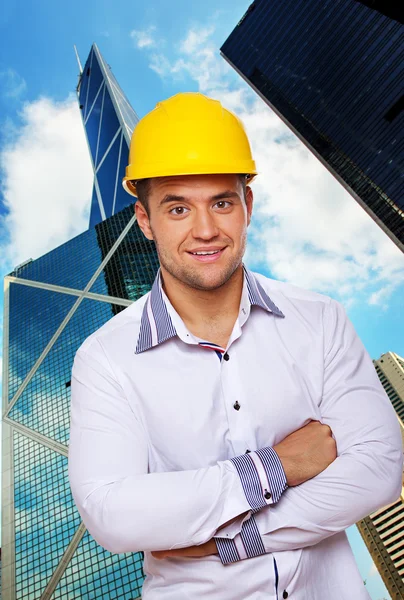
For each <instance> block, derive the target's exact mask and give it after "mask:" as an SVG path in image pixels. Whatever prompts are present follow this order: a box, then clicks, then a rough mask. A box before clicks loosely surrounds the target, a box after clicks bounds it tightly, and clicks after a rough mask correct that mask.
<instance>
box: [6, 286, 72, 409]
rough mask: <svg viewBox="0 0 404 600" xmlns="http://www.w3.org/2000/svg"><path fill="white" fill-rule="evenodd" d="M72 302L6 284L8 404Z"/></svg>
mask: <svg viewBox="0 0 404 600" xmlns="http://www.w3.org/2000/svg"><path fill="white" fill-rule="evenodd" d="M76 300H77V297H76V296H68V295H67V294H60V293H58V292H50V291H49V290H44V289H41V288H33V287H27V286H25V285H20V284H17V283H11V284H10V306H11V308H12V310H11V311H10V318H9V340H10V341H9V360H10V369H9V400H11V399H12V397H13V396H14V394H15V393H16V391H17V389H18V387H19V386H20V385H21V384H22V382H23V381H24V379H25V377H26V375H27V374H28V372H29V371H30V369H31V368H32V367H33V366H34V364H35V362H36V361H37V359H38V358H39V356H40V354H41V352H42V351H43V350H44V348H45V347H46V345H47V344H48V342H49V340H50V339H51V337H52V335H53V334H54V333H55V331H56V330H57V328H58V327H59V325H60V323H61V322H62V321H63V319H64V318H65V316H66V315H67V313H68V312H69V310H70V309H71V307H72V306H73V304H74V303H75V302H76Z"/></svg>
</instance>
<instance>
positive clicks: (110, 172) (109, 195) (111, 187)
mask: <svg viewBox="0 0 404 600" xmlns="http://www.w3.org/2000/svg"><path fill="white" fill-rule="evenodd" d="M120 142H121V136H120V135H118V137H117V138H116V140H115V142H114V143H113V145H112V146H111V148H110V149H109V151H108V154H107V155H106V157H105V159H104V162H103V163H102V165H101V166H100V168H99V170H98V171H97V174H96V177H97V181H98V187H99V189H100V192H101V198H102V204H103V206H104V210H105V215H106V216H107V217H110V216H111V214H112V204H113V201H114V191H115V183H116V171H117V168H118V158H119V146H120Z"/></svg>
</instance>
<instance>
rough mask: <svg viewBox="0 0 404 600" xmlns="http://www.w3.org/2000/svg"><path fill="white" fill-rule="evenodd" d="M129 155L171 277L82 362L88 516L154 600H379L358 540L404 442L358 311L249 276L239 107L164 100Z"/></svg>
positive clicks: (80, 430) (394, 475) (77, 445)
mask: <svg viewBox="0 0 404 600" xmlns="http://www.w3.org/2000/svg"><path fill="white" fill-rule="evenodd" d="M129 162H130V164H129V166H128V168H127V173H126V177H125V179H124V186H125V187H126V189H127V190H128V191H129V192H130V193H132V194H134V195H135V194H137V196H138V201H137V202H136V204H135V211H136V215H137V220H138V223H139V226H140V228H141V229H142V231H143V233H144V235H145V236H146V237H147V238H148V239H150V240H154V242H155V244H156V248H157V252H158V256H159V260H160V265H161V269H160V271H159V273H158V275H157V277H156V280H155V283H154V285H153V288H152V290H151V292H150V293H149V294H146V296H144V297H143V298H141V299H140V300H138V301H137V302H134V303H133V304H132V305H131V306H130V307H128V308H127V309H126V310H124V311H122V312H121V313H119V314H118V315H116V316H115V317H113V318H112V319H111V320H110V321H108V322H107V323H106V324H105V325H103V326H102V327H101V328H100V329H99V330H98V331H96V332H95V333H94V334H92V335H91V336H90V337H89V338H87V339H86V340H85V342H84V343H83V344H82V346H81V347H80V349H79V350H78V352H77V354H76V356H75V361H74V365H73V372H72V388H71V391H72V401H71V432H70V447H69V478H70V484H71V488H72V492H73V496H74V499H75V502H76V504H77V508H78V510H79V512H80V515H81V516H82V518H83V521H84V524H85V525H86V527H87V529H88V530H89V532H90V533H91V535H92V536H93V537H94V538H95V539H96V541H97V542H98V543H99V544H101V545H102V546H103V547H105V548H106V549H108V550H110V551H111V552H116V553H120V552H138V551H144V552H145V561H144V571H145V574H146V579H145V582H144V585H143V591H142V597H143V598H144V599H145V600H174V599H175V600H182V599H191V598H192V599H194V598H204V599H211V600H244V599H251V600H252V599H255V600H261V599H264V598H265V599H273V600H275V599H276V600H279V599H280V598H288V597H290V598H293V599H294V600H324V599H325V598H327V600H352V598H355V599H356V600H362V599H368V598H369V595H368V593H367V591H366V589H365V587H364V585H363V582H362V579H361V577H360V574H359V572H358V569H357V567H356V564H355V560H354V557H353V554H352V551H351V548H350V546H349V543H348V540H347V537H346V534H345V531H344V530H345V529H346V528H347V527H349V526H350V525H352V524H353V523H355V522H357V521H358V520H359V519H361V518H363V517H364V516H366V515H368V514H369V513H371V512H372V511H375V510H376V509H378V508H379V507H381V506H384V505H387V504H389V503H391V502H393V501H395V500H396V499H397V498H398V496H399V494H400V491H401V477H402V442H401V435H400V428H399V424H398V420H397V418H396V415H395V412H394V410H393V408H392V406H391V404H390V401H389V399H388V397H387V396H386V394H385V392H384V390H383V388H382V386H381V384H380V382H379V379H378V377H377V375H376V372H375V369H374V367H373V364H372V361H371V359H370V357H369V355H368V354H367V352H366V351H365V349H364V347H363V345H362V343H361V341H360V340H359V338H358V337H357V335H356V333H355V331H354V328H353V326H352V324H351V323H350V321H349V320H348V318H347V316H346V314H345V312H344V309H343V308H342V306H341V305H340V304H339V303H338V302H336V301H334V300H332V299H331V298H329V297H327V296H324V295H320V294H317V293H314V292H309V291H306V290H302V289H299V288H296V287H295V286H292V285H290V284H287V283H282V282H279V281H274V280H272V279H268V278H266V277H264V276H262V275H259V274H257V273H252V272H251V271H249V270H248V269H247V268H246V267H245V266H244V265H243V262H242V258H243V255H244V251H245V245H246V234H247V227H248V225H249V223H250V219H251V214H252V206H253V193H252V190H251V188H250V187H249V186H248V185H247V184H248V183H249V182H250V181H251V180H252V178H253V176H254V175H255V174H256V169H255V164H254V161H253V159H252V156H251V151H250V146H249V142H248V139H247V136H246V134H245V131H244V128H243V126H242V124H241V122H240V121H239V119H238V118H237V117H236V116H235V115H233V114H232V113H231V112H230V111H228V110H226V109H225V108H223V107H222V105H221V104H220V103H219V102H217V101H215V100H212V99H209V98H206V97H204V96H202V95H201V94H193V93H187V94H178V95H176V96H174V97H172V98H170V99H168V100H166V101H164V102H161V103H159V104H158V105H157V106H156V108H155V109H154V110H153V111H151V112H150V113H149V114H148V115H146V116H145V117H144V118H143V119H142V120H141V121H140V122H139V124H138V125H137V127H136V129H135V131H134V134H133V137H132V143H131V149H130V157H129ZM296 201H298V199H297V200H296Z"/></svg>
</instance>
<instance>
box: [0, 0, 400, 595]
mask: <svg viewBox="0 0 404 600" xmlns="http://www.w3.org/2000/svg"><path fill="white" fill-rule="evenodd" d="M248 4H249V2H248V0H247V1H241V0H222V2H220V3H217V2H213V0H205V1H204V2H201V3H196V2H189V1H187V2H186V1H183V0H172V1H170V2H168V1H166V0H154V1H153V2H151V3H148V4H146V3H143V2H138V1H136V2H131V3H130V2H127V1H124V0H116V1H115V2H113V3H112V2H105V1H102V2H97V3H96V2H94V1H93V0H89V1H88V2H81V3H79V2H77V0H72V2H70V3H65V4H63V5H60V4H57V3H56V4H55V3H52V2H50V1H48V0H42V1H41V2H36V3H32V2H31V3H29V2H23V3H22V4H21V3H17V2H15V1H9V2H7V3H3V4H2V6H1V8H0V30H1V37H0V39H1V42H0V123H1V127H0V166H1V169H2V173H1V182H2V184H1V190H2V191H1V193H0V270H1V272H2V274H3V275H4V274H6V273H8V272H9V271H10V270H11V269H12V268H13V267H14V266H15V265H16V264H18V263H19V262H22V261H23V260H25V259H27V258H29V257H32V258H37V257H38V256H40V255H41V254H43V253H44V252H46V251H48V250H50V249H52V248H54V247H56V246H58V245H59V244H61V243H63V242H64V241H66V240H68V239H70V238H71V237H73V236H74V235H77V234H79V233H80V232H82V231H83V230H84V229H85V228H86V227H87V223H88V209H89V202H90V193H91V183H92V181H91V171H90V161H89V158H88V155H87V149H86V143H85V138H84V132H83V128H82V125H81V122H80V115H79V111H78V108H77V104H76V101H75V98H74V91H75V86H76V83H77V75H78V68H77V63H76V59H75V55H74V51H73V44H76V45H77V48H78V51H79V54H80V57H81V60H82V63H83V64H84V62H85V59H86V57H87V54H88V52H89V50H90V46H91V44H92V43H93V42H96V43H97V44H98V47H99V49H100V51H101V52H102V54H103V55H104V58H105V59H106V61H107V63H109V64H110V65H111V67H112V70H113V72H114V74H115V76H116V77H117V79H118V81H119V83H120V84H121V86H122V88H123V90H124V91H125V93H126V95H127V96H128V98H129V99H130V101H131V102H132V105H133V107H134V109H135V110H136V112H137V113H138V115H139V117H142V116H143V115H144V114H145V113H146V112H148V111H149V110H151V109H152V108H153V107H154V106H155V104H156V102H158V101H159V100H162V99H164V98H167V97H169V96H171V95H172V94H174V93H177V92H179V91H185V90H187V91H192V90H193V91H198V90H199V91H202V92H204V93H207V94H208V95H212V96H213V97H217V98H219V99H220V100H222V102H223V103H224V104H225V105H226V106H228V107H229V108H231V109H232V110H234V111H235V112H236V113H237V114H239V116H240V117H241V118H242V119H243V120H244V122H245V124H246V127H247V131H248V133H249V136H250V139H251V143H252V147H253V152H254V155H255V157H256V160H257V164H258V169H259V171H260V175H259V177H258V178H257V180H256V182H255V183H254V184H253V186H254V187H253V190H254V193H255V197H256V206H255V216H254V219H253V224H252V226H251V228H250V234H249V249H248V253H247V255H246V262H247V264H248V265H249V266H250V267H251V268H253V269H255V270H258V271H261V272H263V273H265V274H267V275H269V276H272V277H274V278H277V279H282V280H287V281H290V282H292V283H295V284H296V285H300V286H302V287H306V288H309V289H314V290H316V291H320V292H322V293H325V294H327V295H330V296H332V297H334V298H336V299H338V300H340V301H341V302H342V303H343V304H344V306H345V307H346V310H347V312H348V315H349V316H350V318H351V320H352V321H353V323H354V325H355V328H356V330H357V332H358V334H359V335H360V337H361V339H362V341H363V343H364V344H365V347H366V348H367V350H368V352H369V353H370V355H371V356H372V358H378V357H379V356H380V354H382V353H384V352H387V351H389V350H391V351H393V352H396V353H397V354H399V355H401V356H403V355H404V335H403V330H404V327H403V320H402V305H403V302H402V298H403V292H404V257H403V255H402V254H401V253H400V252H399V251H398V250H397V248H396V247H395V246H394V244H393V243H392V242H391V241H390V240H389V239H388V238H387V236H386V235H385V234H384V233H382V232H381V231H380V229H379V228H378V227H377V226H376V225H375V223H374V222H373V221H372V220H371V219H370V217H368V216H367V215H366V214H365V213H364V211H363V210H362V209H361V208H360V207H359V206H358V205H357V203H356V202H355V201H354V200H353V199H352V198H351V197H350V196H349V195H348V194H347V193H346V192H345V191H344V190H343V188H342V187H341V186H340V185H339V184H338V183H337V182H336V181H335V180H334V179H333V178H332V176H331V175H330V174H329V173H328V172H327V170H326V169H325V168H324V167H323V166H322V165H321V164H320V163H319V162H318V161H317V160H316V159H315V158H314V157H313V156H312V155H311V154H310V153H309V152H308V151H307V149H306V148H305V147H304V146H303V145H302V144H301V142H299V141H298V140H297V139H296V138H295V136H294V135H293V134H291V133H290V132H289V130H288V129H287V128H286V126H285V125H284V124H283V123H282V122H281V121H280V120H279V119H278V118H277V117H276V116H275V115H274V114H273V113H272V111H270V109H268V108H267V107H266V106H265V105H264V103H263V102H262V101H261V100H260V99H259V98H258V97H257V96H256V95H255V94H254V93H253V92H251V91H250V90H249V88H248V86H247V85H246V84H245V83H244V82H242V81H241V79H240V78H239V77H238V76H237V74H236V73H235V72H233V71H232V69H231V68H230V67H229V66H228V65H227V64H226V63H225V61H224V60H223V59H222V58H221V57H220V56H219V47H220V46H221V45H222V43H223V42H224V41H225V39H226V38H227V36H228V35H229V34H230V32H231V31H232V29H233V28H234V26H235V25H236V24H237V22H238V21H239V19H240V18H241V16H242V15H243V14H244V12H245V10H246V8H247V7H248ZM0 308H1V309H2V303H1V307H0ZM349 537H350V540H351V542H352V544H353V547H354V549H355V554H356V556H357V559H358V564H359V565H360V569H361V573H362V575H363V577H364V578H366V579H367V581H368V584H367V585H368V589H369V591H370V592H371V594H372V598H374V599H375V600H379V599H381V598H383V597H385V598H388V594H387V592H386V591H385V590H384V586H383V585H382V583H381V580H380V578H379V577H378V575H377V574H376V573H375V570H374V568H373V567H372V563H371V561H370V559H369V557H368V555H367V553H366V551H364V546H363V544H362V542H361V539H360V536H359V534H358V533H357V531H356V529H354V528H351V529H350V530H349Z"/></svg>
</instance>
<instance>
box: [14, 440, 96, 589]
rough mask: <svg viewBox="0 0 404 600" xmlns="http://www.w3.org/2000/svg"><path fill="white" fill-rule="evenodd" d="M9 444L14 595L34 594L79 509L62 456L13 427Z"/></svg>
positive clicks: (62, 547)
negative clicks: (10, 456)
mask: <svg viewBox="0 0 404 600" xmlns="http://www.w3.org/2000/svg"><path fill="white" fill-rule="evenodd" d="M13 445H14V481H15V483H14V505H15V561H16V565H15V577H16V598H17V599H18V600H19V599H22V598H24V600H25V599H27V600H37V599H38V598H40V596H41V594H42V592H43V591H44V588H45V587H46V585H47V583H48V580H49V579H50V577H51V576H52V573H53V571H54V570H55V568H56V567H57V565H58V563H59V562H60V559H61V558H62V555H63V553H64V551H65V550H66V547H67V545H68V544H69V542H70V541H71V539H72V537H73V535H74V533H75V531H76V529H77V527H78V526H79V524H80V515H79V513H78V511H77V509H76V507H75V505H74V502H73V497H72V495H71V491H70V486H69V482H68V477H67V458H66V457H64V456H62V455H60V454H58V453H56V452H53V451H52V450H50V449H49V448H46V447H45V446H42V444H39V443H38V442H36V441H34V440H31V439H29V438H27V437H25V436H24V435H21V434H20V433H17V432H14V444H13ZM100 597H101V596H100ZM66 598H67V596H66Z"/></svg>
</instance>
